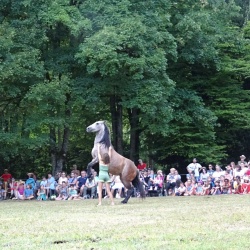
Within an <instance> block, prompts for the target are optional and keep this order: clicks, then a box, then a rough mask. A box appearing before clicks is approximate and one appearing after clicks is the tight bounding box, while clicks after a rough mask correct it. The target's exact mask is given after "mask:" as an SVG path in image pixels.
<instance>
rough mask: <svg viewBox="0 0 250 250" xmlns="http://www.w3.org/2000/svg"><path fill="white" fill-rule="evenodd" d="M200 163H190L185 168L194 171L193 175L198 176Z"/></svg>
mask: <svg viewBox="0 0 250 250" xmlns="http://www.w3.org/2000/svg"><path fill="white" fill-rule="evenodd" d="M201 168H202V167H201V164H200V163H197V162H196V163H193V162H192V163H190V164H189V165H188V166H187V169H188V170H191V171H194V175H195V177H199V176H200V174H199V169H201Z"/></svg>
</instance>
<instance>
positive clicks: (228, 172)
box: [224, 166, 233, 182]
mask: <svg viewBox="0 0 250 250" xmlns="http://www.w3.org/2000/svg"><path fill="white" fill-rule="evenodd" d="M232 172H233V171H231V167H230V166H227V167H226V170H225V173H224V176H225V179H228V180H229V182H232V180H233V175H232Z"/></svg>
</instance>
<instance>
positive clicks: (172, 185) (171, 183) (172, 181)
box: [166, 168, 176, 195]
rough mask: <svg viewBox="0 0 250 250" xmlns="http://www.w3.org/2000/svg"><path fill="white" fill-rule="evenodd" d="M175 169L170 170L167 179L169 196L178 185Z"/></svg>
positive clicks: (167, 193)
mask: <svg viewBox="0 0 250 250" xmlns="http://www.w3.org/2000/svg"><path fill="white" fill-rule="evenodd" d="M175 170H176V169H175V168H171V169H170V173H169V174H168V175H167V177H166V179H167V180H166V181H167V183H166V195H169V190H170V189H171V192H172V191H173V190H174V189H175V185H176V179H175Z"/></svg>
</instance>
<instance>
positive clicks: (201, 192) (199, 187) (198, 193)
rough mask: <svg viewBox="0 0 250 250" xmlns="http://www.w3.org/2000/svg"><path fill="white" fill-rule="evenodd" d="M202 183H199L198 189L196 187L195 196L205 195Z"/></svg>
mask: <svg viewBox="0 0 250 250" xmlns="http://www.w3.org/2000/svg"><path fill="white" fill-rule="evenodd" d="M202 184H203V183H202V181H198V182H197V185H196V187H194V194H195V195H198V196H200V195H203V186H202Z"/></svg>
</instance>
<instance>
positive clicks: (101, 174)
mask: <svg viewBox="0 0 250 250" xmlns="http://www.w3.org/2000/svg"><path fill="white" fill-rule="evenodd" d="M98 178H99V181H100V182H111V180H110V178H109V174H108V173H107V172H106V171H105V172H104V171H100V172H99V176H98Z"/></svg>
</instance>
